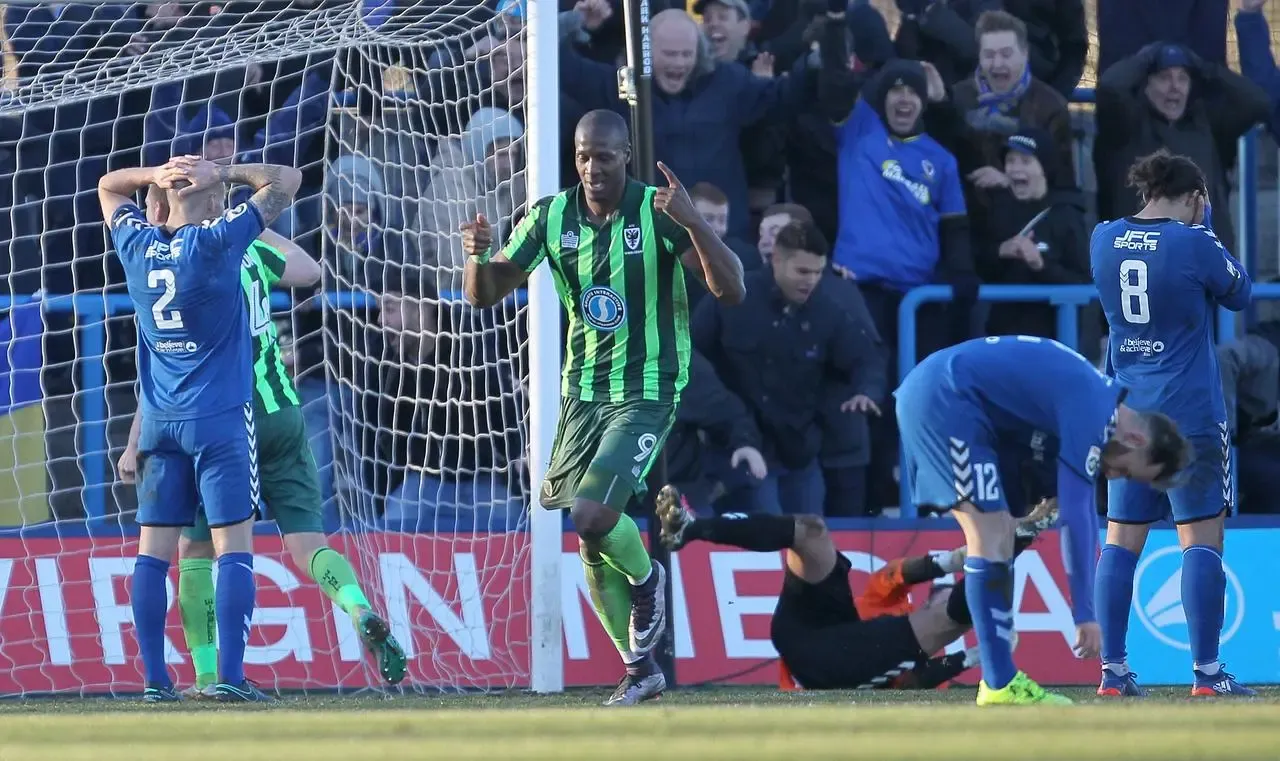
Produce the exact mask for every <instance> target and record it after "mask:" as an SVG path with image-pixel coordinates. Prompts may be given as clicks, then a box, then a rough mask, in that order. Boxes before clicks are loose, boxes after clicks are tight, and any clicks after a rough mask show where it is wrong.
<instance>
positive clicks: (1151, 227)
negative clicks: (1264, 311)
mask: <svg viewBox="0 0 1280 761" xmlns="http://www.w3.org/2000/svg"><path fill="white" fill-rule="evenodd" d="M1090 261H1091V267H1092V270H1093V282H1094V284H1095V285H1097V287H1098V297H1099V299H1100V300H1101V302H1102V308H1103V310H1104V311H1105V312H1106V315H1107V322H1108V323H1109V324H1110V327H1111V334H1110V338H1109V340H1108V348H1107V369H1108V372H1110V373H1112V374H1114V375H1115V376H1116V378H1117V380H1119V381H1120V384H1121V385H1123V386H1124V387H1125V388H1127V389H1129V397H1128V399H1127V400H1126V403H1127V404H1128V405H1129V406H1131V407H1133V408H1135V409H1140V410H1154V411H1159V412H1163V413H1164V414H1166V415H1168V416H1169V417H1170V418H1172V419H1173V421H1174V422H1175V423H1177V424H1178V427H1179V428H1180V429H1181V430H1182V433H1183V434H1184V435H1190V436H1194V435H1199V434H1207V433H1212V432H1216V430H1217V427H1218V424H1219V423H1222V422H1223V421H1225V420H1226V419H1227V417H1226V406H1225V404H1224V402H1223V397H1222V378H1221V376H1220V375H1219V372H1218V357H1217V354H1216V352H1215V351H1214V312H1215V307H1216V306H1217V305H1219V304H1220V305H1222V306H1225V307H1227V308H1228V309H1233V310H1240V309H1243V308H1244V307H1245V306H1246V305H1247V304H1248V303H1249V297H1250V293H1251V292H1252V284H1251V283H1250V281H1249V276H1248V274H1247V273H1246V272H1245V271H1244V268H1243V267H1241V266H1240V263H1239V262H1237V261H1236V260H1235V259H1234V258H1233V257H1232V256H1231V254H1229V253H1228V252H1227V250H1226V249H1225V248H1224V247H1223V246H1222V244H1221V243H1220V242H1219V241H1218V238H1217V236H1215V235H1214V234H1213V232H1212V231H1211V230H1209V229H1208V228H1206V227H1203V226H1200V225H1185V224H1183V223H1182V222H1178V221H1176V220H1170V219H1135V218H1133V217H1129V218H1126V219H1118V220H1116V221H1114V222H1104V223H1102V224H1100V225H1098V226H1097V227H1096V228H1095V229H1094V231H1093V238H1092V240H1091V242H1090Z"/></svg>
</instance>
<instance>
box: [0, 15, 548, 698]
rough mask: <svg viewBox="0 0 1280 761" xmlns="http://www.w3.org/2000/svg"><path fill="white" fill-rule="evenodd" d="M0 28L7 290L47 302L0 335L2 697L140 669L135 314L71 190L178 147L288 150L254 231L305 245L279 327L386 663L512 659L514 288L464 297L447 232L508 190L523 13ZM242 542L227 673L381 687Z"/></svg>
mask: <svg viewBox="0 0 1280 761" xmlns="http://www.w3.org/2000/svg"><path fill="white" fill-rule="evenodd" d="M5 31H6V39H5V43H4V44H5V53H6V64H7V66H6V71H5V74H6V82H7V83H8V87H7V88H6V89H5V90H4V92H3V96H2V97H0V180H2V181H0V205H3V206H4V207H6V208H7V209H8V210H9V213H7V214H0V240H3V241H5V242H7V244H8V245H7V246H6V247H5V248H4V249H0V250H4V251H5V252H6V253H7V258H6V259H4V263H5V264H6V265H7V269H6V270H5V272H4V274H5V275H6V281H7V286H8V292H7V294H4V295H6V296H8V299H7V301H8V302H9V304H10V305H13V304H18V303H20V302H22V300H23V297H24V295H27V294H32V293H36V292H40V293H42V294H43V296H42V298H41V300H40V303H41V304H42V305H43V309H41V308H39V307H30V308H27V309H26V310H25V311H24V310H22V309H18V308H15V309H13V310H11V311H10V312H9V313H8V317H9V319H8V321H7V322H6V323H3V324H4V325H7V326H9V328H8V330H9V331H10V332H9V333H8V334H7V335H6V334H3V333H2V332H0V340H5V341H7V343H5V344H4V352H3V356H4V357H5V358H7V360H8V362H7V364H8V367H5V368H0V369H3V370H4V371H5V373H6V374H5V375H4V377H3V378H0V388H3V387H4V385H5V381H6V380H7V381H9V383H8V387H9V388H10V389H11V390H12V393H11V394H10V396H11V397H12V399H11V402H12V404H10V406H9V407H8V408H7V412H8V413H9V414H8V415H7V417H4V418H2V420H3V421H4V423H3V424H4V425H8V426H9V427H10V429H11V430H6V429H4V428H2V427H0V434H3V435H4V443H0V694H15V693H21V694H30V693H36V692H50V691H58V692H64V691H85V692H103V691H133V690H137V689H139V687H140V676H139V673H140V672H139V667H138V665H137V663H136V646H135V644H134V639H133V636H132V631H131V625H130V623H129V621H130V613H129V607H128V575H129V573H130V569H131V564H132V560H131V558H132V556H133V555H134V554H135V551H136V546H135V541H136V540H134V539H132V538H130V535H131V534H133V533H134V531H133V529H134V524H133V510H134V506H135V500H134V495H133V493H132V492H133V490H132V488H131V487H124V486H121V485H117V484H114V481H115V473H114V462H115V459H116V458H117V457H118V456H119V453H120V450H121V448H122V447H123V445H124V442H125V440H126V436H127V429H128V423H129V420H130V418H131V416H132V414H133V410H134V407H135V402H134V388H133V386H134V381H135V378H136V368H135V367H134V343H135V338H134V331H133V323H132V317H131V314H130V313H131V308H130V307H129V302H128V298H127V296H126V295H125V294H124V289H123V276H122V274H121V270H120V268H119V265H118V262H116V261H115V260H114V255H113V254H112V253H111V252H110V250H109V245H108V242H107V238H106V236H105V233H104V230H103V227H102V220H101V214H100V212H99V210H98V208H97V199H96V192H95V190H94V188H95V185H96V182H97V179H98V177H100V176H101V175H102V174H103V173H105V172H106V171H108V170H109V169H114V168H119V167H124V166H135V165H151V164H156V163H160V162H162V161H164V160H165V159H166V158H167V157H168V156H169V155H171V154H176V153H190V152H201V151H203V152H204V153H205V155H206V156H207V157H209V158H213V159H229V158H230V157H231V156H233V155H234V156H235V159H236V160H237V161H240V162H257V161H265V162H268V163H284V164H291V165H293V166H297V167H299V168H300V169H302V170H303V172H304V183H303V190H302V191H301V192H300V193H299V199H298V202H297V203H296V204H295V205H294V207H293V208H292V209H291V210H290V211H289V212H287V213H286V214H285V215H284V217H282V218H281V220H279V221H278V222H277V223H276V225H275V227H276V229H277V230H278V231H280V232H283V233H285V234H286V235H288V236H289V237H291V238H292V239H293V240H294V241H296V242H297V243H299V244H300V245H302V247H303V248H304V249H306V250H307V251H308V252H309V253H310V254H311V255H312V256H314V257H316V258H317V259H318V260H320V261H321V262H322V264H323V269H324V279H323V281H322V290H323V294H322V295H317V296H316V297H314V298H310V299H309V300H307V301H305V304H303V305H302V306H301V307H299V309H297V310H295V311H294V312H293V314H292V315H291V316H290V315H289V313H287V312H283V311H282V312H281V313H280V314H279V315H278V319H277V325H278V326H279V327H280V328H281V343H282V347H283V348H284V349H285V352H286V356H287V357H288V361H289V362H290V363H291V364H292V366H293V368H294V370H295V374H296V377H297V379H298V391H299V396H300V398H301V399H302V401H303V407H304V412H305V417H306V420H307V426H308V434H309V436H310V437H311V440H312V449H313V451H314V453H315V454H316V458H317V461H318V462H319V464H320V467H321V479H322V490H323V491H324V493H325V495H326V503H325V506H324V510H325V518H326V524H327V525H328V526H330V527H338V526H341V527H342V528H344V529H345V530H346V531H345V532H344V533H342V534H341V535H339V536H335V537H334V539H333V542H332V543H333V545H334V546H335V547H339V548H340V549H344V550H345V551H346V553H347V556H348V558H349V559H350V560H351V561H352V564H353V565H354V566H356V568H357V571H358V572H359V573H360V575H361V578H362V581H363V582H364V583H365V588H366V591H368V592H369V594H370V597H371V598H372V599H373V600H374V603H375V605H376V606H378V607H379V608H381V609H385V610H386V611H387V613H388V615H389V617H390V619H391V621H392V624H393V627H394V628H395V632H396V634H397V635H398V636H399V637H400V639H401V641H402V642H403V643H404V644H405V645H406V649H408V650H409V651H410V654H411V656H412V658H411V665H410V676H409V679H408V680H407V681H406V685H409V686H415V687H419V688H422V687H427V688H434V687H441V688H464V689H465V688H477V687H499V686H515V685H522V684H527V682H528V669H529V637H530V622H529V593H528V588H529V582H528V577H529V553H528V545H529V543H528V533H527V504H528V502H529V496H528V484H527V478H526V477H525V476H524V468H523V457H524V452H525V448H526V444H525V436H524V430H525V422H524V421H525V420H526V417H527V416H526V408H525V405H524V392H523V391H522V388H523V387H524V386H525V385H526V379H525V373H524V372H523V370H522V366H523V365H522V357H523V356H524V354H523V351H524V344H525V340H526V339H525V337H524V330H523V327H522V322H523V319H524V300H523V297H521V298H518V299H517V298H512V299H509V300H508V301H507V302H506V303H505V304H503V305H501V306H500V307H498V308H495V309H493V310H486V311H476V310H472V309H470V308H468V307H466V306H465V305H464V304H462V302H461V300H460V294H459V293H458V290H459V288H460V283H461V256H460V251H459V243H458V241H459V238H458V235H457V232H456V231H457V228H458V225H459V224H460V223H461V222H462V221H463V220H464V219H468V218H470V217H472V216H473V215H474V214H475V213H477V212H480V213H484V214H486V215H487V216H488V218H489V219H490V220H491V221H493V222H494V224H495V225H497V226H499V227H500V229H502V230H503V231H505V230H507V229H509V226H510V224H511V217H512V214H513V212H516V211H518V210H519V209H520V208H521V206H522V204H523V203H524V200H525V199H524V174H523V158H522V156H523V151H522V145H523V135H524V128H523V126H522V125H521V121H522V118H521V117H522V113H523V111H522V107H521V100H522V98H523V95H522V94H523V79H522V77H523V71H522V65H523V55H522V50H523V42H522V37H523V32H522V30H521V28H520V21H519V19H518V18H517V16H516V15H512V14H501V15H495V12H494V11H493V10H492V8H490V7H484V6H482V5H479V4H477V3H474V2H439V1H436V2H431V1H429V0H422V1H421V2H412V0H398V2H391V0H380V1H375V0H363V1H361V0H357V1H356V2H350V1H349V0H344V1H341V2H335V1H332V0H310V1H308V0H288V1H280V0H262V1H261V2H243V3H242V2H229V3H199V4H195V5H188V4H182V5H179V4H176V3H135V4H133V5H97V6H92V5H65V6H44V5H10V6H8V7H7V8H6V9H5ZM59 294H75V299H74V300H73V299H71V298H62V297H59ZM293 295H294V297H295V300H299V301H301V300H302V299H304V298H306V297H308V296H310V295H311V294H306V293H295V294H293ZM276 300H277V302H278V303H279V304H280V305H281V306H283V305H285V304H287V300H288V299H287V294H277V295H276ZM33 317H34V319H32V318H33ZM15 336H16V338H12V337H15ZM23 336H30V338H27V339H23V338H22V337H23ZM40 336H43V340H42V339H41V338H40ZM41 346H43V362H42V363H41V357H40V354H41V352H40V347H41ZM33 350H34V352H33ZM32 356H34V360H32V359H31V357H32ZM41 364H42V365H43V368H42V369H41V367H40V365H41ZM24 368H25V369H24ZM31 387H34V388H35V389H36V390H35V391H31V390H30V388H31ZM0 396H2V395H0ZM0 401H3V400H2V399H0ZM37 402H42V403H37ZM46 460H47V465H46ZM86 519H88V520H86ZM6 527H7V528H6ZM122 527H123V530H122ZM122 537H123V538H122ZM258 551H259V554H258V565H257V567H258V571H259V576H258V581H259V592H258V610H257V612H256V614H255V623H256V626H255V630H254V632H253V635H252V638H251V640H250V646H251V647H250V650H249V655H248V657H247V660H248V662H249V663H250V666H249V669H248V674H249V677H250V678H252V679H254V680H256V681H258V682H259V683H262V684H264V686H269V687H277V688H281V689H324V688H332V687H335V686H342V687H363V686H367V685H372V684H376V683H377V681H378V679H377V675H376V673H375V671H374V670H373V669H371V668H370V667H369V666H368V665H367V664H366V663H365V659H364V658H363V656H362V653H361V652H360V648H359V644H358V641H357V639H356V637H355V635H354V632H353V631H352V629H351V626H350V624H349V622H348V621H347V620H346V618H345V616H344V615H343V614H341V613H340V612H337V611H336V609H334V608H333V607H332V606H331V605H330V604H329V603H328V602H327V601H326V600H325V599H324V598H323V597H322V595H321V594H320V593H319V592H318V591H317V590H316V588H315V586H314V585H313V584H312V583H311V582H310V581H309V580H308V579H307V578H306V576H305V574H304V573H303V571H302V569H299V568H298V567H297V566H295V565H294V564H293V563H292V561H290V560H289V559H288V558H287V556H286V554H285V553H284V552H282V551H281V545H280V541H279V539H278V538H273V537H272V536H271V535H270V534H264V535H263V536H261V537H260V538H259V547H258ZM170 597H171V600H173V602H174V604H173V605H172V609H171V618H170V624H171V625H170V629H169V636H170V639H171V642H172V644H173V646H174V647H173V649H172V651H171V660H172V662H173V664H174V668H175V670H176V673H177V675H178V676H179V679H180V681H183V682H185V681H187V680H188V679H189V678H190V667H189V658H188V657H187V656H186V653H185V645H184V643H183V638H182V634H181V629H180V626H179V625H178V617H177V610H176V608H177V605H176V599H174V598H175V596H174V595H172V594H171V596H170Z"/></svg>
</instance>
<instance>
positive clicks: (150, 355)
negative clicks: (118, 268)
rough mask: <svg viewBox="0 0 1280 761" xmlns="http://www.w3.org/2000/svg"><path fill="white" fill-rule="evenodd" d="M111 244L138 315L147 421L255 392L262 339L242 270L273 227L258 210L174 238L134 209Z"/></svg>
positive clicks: (234, 403)
mask: <svg viewBox="0 0 1280 761" xmlns="http://www.w3.org/2000/svg"><path fill="white" fill-rule="evenodd" d="M110 228H111V238H112V241H114V243H115V246H116V253H117V255H118V256H119V257H120V261H121V263H122V264H123V265H124V271H125V279H126V281H127V284H128V288H129V296H130V298H131V299H132V300H133V303H134V306H135V307H136V310H137V324H138V379H139V385H140V386H141V394H140V399H141V404H142V409H143V415H144V416H145V417H147V418H150V419H154V420H191V419H195V418H201V417H206V416H209V415H215V414H218V413H222V412H226V411H228V410H232V409H235V408H238V407H242V406H243V405H244V404H245V403H246V402H248V401H250V399H251V398H252V396H253V381H254V373H253V362H252V358H253V347H252V344H253V335H252V333H251V332H250V329H249V324H248V318H247V310H246V309H245V295H244V290H243V285H242V282H241V267H242V265H243V263H244V258H245V256H246V253H245V252H246V250H247V249H248V248H249V245H250V244H251V243H253V241H254V240H255V239H256V238H257V237H258V236H259V235H261V234H262V231H263V230H264V229H265V225H264V224H263V222H262V217H261V215H260V214H259V213H258V210H257V209H256V208H255V207H254V206H253V205H251V204H240V205H238V206H236V207H234V208H232V209H229V210H227V212H226V213H225V214H223V215H222V216H221V217H218V218H217V219H213V220H210V221H207V222H204V223H202V224H199V225H187V226H185V227H181V228H179V229H177V230H175V231H173V232H172V233H170V232H168V231H166V230H165V229H164V228H161V227H157V226H155V225H152V224H151V223H149V222H147V219H146V215H144V214H143V212H142V210H141V209H139V208H138V207H137V206H135V205H133V204H129V205H126V206H123V207H121V208H120V209H118V210H117V211H116V213H115V214H113V215H112V217H111V222H110Z"/></svg>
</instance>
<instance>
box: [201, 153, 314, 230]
mask: <svg viewBox="0 0 1280 761" xmlns="http://www.w3.org/2000/svg"><path fill="white" fill-rule="evenodd" d="M215 171H216V176H217V179H218V181H219V182H221V183H223V184H227V185H248V186H249V187H251V188H253V196H252V197H251V198H250V199H249V203H250V204H251V205H252V206H253V207H254V208H256V209H257V210H258V214H260V215H261V216H262V224H263V225H264V226H265V225H269V224H271V223H272V222H274V221H276V218H277V217H279V216H280V215H281V214H283V213H284V210H285V209H287V208H289V207H290V206H291V205H293V198H294V196H296V195H297V194H298V188H299V187H300V186H301V185H302V172H299V171H298V170H297V169H294V168H293V167H291V166H282V165H280V164H232V165H231V166H217V167H216V170H215Z"/></svg>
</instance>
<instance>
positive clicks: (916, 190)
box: [880, 159, 932, 206]
mask: <svg viewBox="0 0 1280 761" xmlns="http://www.w3.org/2000/svg"><path fill="white" fill-rule="evenodd" d="M880 175H881V176H882V177H884V178H885V179H886V180H888V181H889V182H896V183H898V184H899V185H901V186H902V187H904V188H906V189H907V190H908V191H910V192H911V195H913V196H915V199H916V200H917V201H919V202H920V203H921V204H922V205H924V206H928V205H929V203H930V200H931V198H932V194H930V192H929V186H928V185H925V184H924V183H923V182H916V181H915V180H913V179H911V178H910V177H908V176H907V175H906V174H905V173H904V172H903V171H902V165H901V164H899V163H898V162H897V161H894V160H892V159H890V160H889V161H886V162H884V163H883V164H881V165H880Z"/></svg>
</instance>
